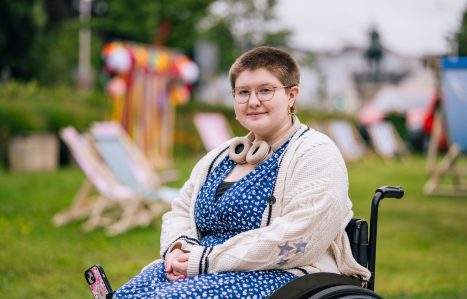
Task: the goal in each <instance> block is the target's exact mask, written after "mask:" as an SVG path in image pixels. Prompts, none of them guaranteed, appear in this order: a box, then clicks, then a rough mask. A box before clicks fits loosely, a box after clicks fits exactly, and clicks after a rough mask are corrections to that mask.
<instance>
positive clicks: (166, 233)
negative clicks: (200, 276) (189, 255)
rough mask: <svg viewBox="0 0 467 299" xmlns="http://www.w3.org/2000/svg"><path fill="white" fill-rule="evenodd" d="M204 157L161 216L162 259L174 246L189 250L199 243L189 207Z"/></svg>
mask: <svg viewBox="0 0 467 299" xmlns="http://www.w3.org/2000/svg"><path fill="white" fill-rule="evenodd" d="M205 158H206V157H205ZM205 158H203V159H201V160H200V161H199V162H198V163H197V164H196V166H195V167H194V168H193V171H192V172H191V175H190V178H189V179H188V181H186V183H185V184H184V185H183V187H182V188H181V189H180V197H178V198H176V199H174V200H173V202H172V210H171V211H170V212H167V213H165V214H164V216H163V217H162V231H161V250H160V254H161V258H162V259H165V258H166V256H167V254H168V253H170V252H171V251H172V250H173V249H174V247H175V246H176V248H178V249H182V250H184V251H190V250H191V247H192V246H193V245H199V244H200V243H199V240H198V236H197V235H196V234H195V233H194V232H193V229H192V226H191V219H190V209H191V200H192V195H193V189H194V187H195V182H196V178H197V177H198V175H199V172H200V168H201V165H202V163H203V162H204V160H205Z"/></svg>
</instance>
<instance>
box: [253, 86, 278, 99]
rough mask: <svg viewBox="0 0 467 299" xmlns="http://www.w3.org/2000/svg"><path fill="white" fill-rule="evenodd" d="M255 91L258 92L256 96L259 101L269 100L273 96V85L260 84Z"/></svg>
mask: <svg viewBox="0 0 467 299" xmlns="http://www.w3.org/2000/svg"><path fill="white" fill-rule="evenodd" d="M256 92H257V93H258V98H259V99H260V100H261V101H269V100H270V99H272V97H273V96H274V87H273V86H272V85H268V84H266V85H261V86H259V87H258V88H256Z"/></svg>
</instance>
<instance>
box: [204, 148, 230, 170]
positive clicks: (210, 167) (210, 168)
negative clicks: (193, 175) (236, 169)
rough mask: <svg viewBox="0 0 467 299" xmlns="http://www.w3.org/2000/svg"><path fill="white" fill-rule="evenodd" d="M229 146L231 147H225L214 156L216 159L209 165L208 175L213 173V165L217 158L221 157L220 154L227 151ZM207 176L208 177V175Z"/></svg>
mask: <svg viewBox="0 0 467 299" xmlns="http://www.w3.org/2000/svg"><path fill="white" fill-rule="evenodd" d="M229 147H230V145H229V146H228V147H226V148H224V149H223V150H222V151H221V152H220V153H219V154H217V156H216V157H215V158H214V160H212V162H211V165H210V166H209V170H208V176H209V174H210V173H211V170H212V166H213V165H214V163H215V162H216V160H217V158H219V156H220V155H222V153H223V152H225V151H226V150H227V149H228V148H229ZM206 178H207V177H206Z"/></svg>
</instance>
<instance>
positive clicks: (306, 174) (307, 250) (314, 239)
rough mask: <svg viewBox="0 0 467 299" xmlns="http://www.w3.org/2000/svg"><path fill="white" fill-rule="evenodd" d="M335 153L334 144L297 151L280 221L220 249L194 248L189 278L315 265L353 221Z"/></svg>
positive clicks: (345, 180)
mask: <svg viewBox="0 0 467 299" xmlns="http://www.w3.org/2000/svg"><path fill="white" fill-rule="evenodd" d="M336 151H337V148H335V145H333V144H331V143H324V144H319V145H316V146H313V147H311V148H308V149H304V150H303V149H302V150H301V151H297V152H296V153H295V154H294V156H295V158H294V159H292V162H289V163H291V164H290V165H289V166H288V167H289V171H288V172H287V173H286V179H285V184H286V187H285V188H282V190H284V194H281V195H280V196H283V206H282V211H280V212H279V213H280V215H281V216H280V217H277V218H275V219H274V221H273V222H272V223H271V224H270V225H269V226H267V227H263V228H260V229H255V230H251V231H248V232H244V233H241V234H239V235H237V236H235V237H233V238H231V239H229V240H228V241H226V242H225V243H224V244H222V245H219V246H215V247H209V248H206V247H202V246H198V245H195V246H193V247H192V249H191V254H190V258H189V261H188V276H194V275H198V274H203V273H212V272H229V271H256V270H266V269H290V268H293V267H300V266H305V265H311V264H313V262H314V261H316V260H317V259H318V258H319V257H320V255H322V254H323V253H324V252H325V251H326V250H327V249H328V248H329V247H330V245H331V243H332V242H333V240H334V239H335V238H336V236H337V235H338V234H339V233H341V232H342V231H343V228H344V227H345V224H344V222H345V221H348V220H350V218H351V217H352V212H351V203H350V200H349V199H348V193H347V192H348V178H347V171H346V169H345V164H343V161H340V160H342V158H341V157H340V154H339V153H338V152H337V153H336ZM339 158H340V160H339ZM283 167H285V166H283ZM278 208H279V207H277V206H275V207H273V209H278ZM349 214H350V215H349ZM347 218H348V219H347Z"/></svg>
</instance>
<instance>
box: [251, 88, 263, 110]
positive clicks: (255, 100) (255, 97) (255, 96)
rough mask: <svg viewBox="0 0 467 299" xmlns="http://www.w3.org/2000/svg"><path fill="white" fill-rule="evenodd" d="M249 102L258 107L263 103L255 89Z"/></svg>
mask: <svg viewBox="0 0 467 299" xmlns="http://www.w3.org/2000/svg"><path fill="white" fill-rule="evenodd" d="M248 104H249V105H250V106H253V107H258V106H260V105H261V101H260V100H259V99H258V94H257V93H256V92H255V91H253V92H252V93H251V95H250V100H249V102H248Z"/></svg>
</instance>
